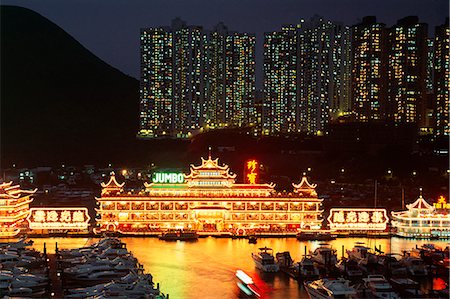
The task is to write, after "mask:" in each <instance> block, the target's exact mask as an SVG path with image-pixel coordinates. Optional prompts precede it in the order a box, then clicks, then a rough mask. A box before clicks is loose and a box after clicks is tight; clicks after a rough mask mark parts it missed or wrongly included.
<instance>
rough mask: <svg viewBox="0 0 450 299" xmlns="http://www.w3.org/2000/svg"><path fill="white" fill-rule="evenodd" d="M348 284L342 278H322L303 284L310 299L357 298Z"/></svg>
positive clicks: (354, 291)
mask: <svg viewBox="0 0 450 299" xmlns="http://www.w3.org/2000/svg"><path fill="white" fill-rule="evenodd" d="M349 283H350V282H349V281H348V280H345V279H343V278H338V279H327V278H324V279H319V280H315V281H307V282H305V283H304V286H305V289H306V292H307V293H308V295H309V298H310V299H333V298H342V299H355V298H357V296H356V295H357V292H356V290H355V289H354V288H353V287H351V286H350V284H349Z"/></svg>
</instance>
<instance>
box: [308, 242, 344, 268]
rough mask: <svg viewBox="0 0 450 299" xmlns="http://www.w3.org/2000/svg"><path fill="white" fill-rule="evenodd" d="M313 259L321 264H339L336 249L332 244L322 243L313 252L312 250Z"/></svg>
mask: <svg viewBox="0 0 450 299" xmlns="http://www.w3.org/2000/svg"><path fill="white" fill-rule="evenodd" d="M310 255H311V260H312V261H313V262H316V263H318V264H319V265H321V266H334V265H336V264H337V255H336V249H333V248H331V245H330V244H327V243H321V244H319V247H318V248H316V249H315V250H314V251H313V252H310Z"/></svg>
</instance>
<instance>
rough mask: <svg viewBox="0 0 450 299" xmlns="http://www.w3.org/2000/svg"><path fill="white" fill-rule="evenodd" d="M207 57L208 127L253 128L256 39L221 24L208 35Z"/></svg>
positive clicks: (254, 117) (254, 118)
mask: <svg viewBox="0 0 450 299" xmlns="http://www.w3.org/2000/svg"><path fill="white" fill-rule="evenodd" d="M206 56H207V63H206V70H207V71H206V73H207V82H206V93H207V99H208V101H207V104H206V109H207V113H206V118H207V123H208V126H209V127H213V128H217V127H240V126H249V125H254V124H255V122H256V114H255V108H254V98H255V36H254V35H252V34H247V33H237V32H232V31H228V28H227V27H226V26H225V25H224V24H223V23H219V24H218V25H217V26H216V27H215V28H214V30H212V31H211V32H209V33H208V42H207V49H206Z"/></svg>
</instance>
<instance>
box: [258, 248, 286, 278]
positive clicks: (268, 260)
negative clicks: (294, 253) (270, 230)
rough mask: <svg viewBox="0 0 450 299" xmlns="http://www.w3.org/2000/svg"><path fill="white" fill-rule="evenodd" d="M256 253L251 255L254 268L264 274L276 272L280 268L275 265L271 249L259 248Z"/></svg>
mask: <svg viewBox="0 0 450 299" xmlns="http://www.w3.org/2000/svg"><path fill="white" fill-rule="evenodd" d="M259 250H260V251H259V252H258V253H252V258H253V261H254V262H255V266H256V268H258V269H260V270H262V271H264V272H278V270H280V267H279V266H278V264H277V263H275V258H274V256H273V253H272V248H268V247H261V248H259Z"/></svg>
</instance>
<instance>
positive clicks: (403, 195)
mask: <svg viewBox="0 0 450 299" xmlns="http://www.w3.org/2000/svg"><path fill="white" fill-rule="evenodd" d="M404 209H405V188H404V187H403V185H402V211H403V210H404Z"/></svg>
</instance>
